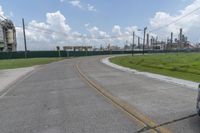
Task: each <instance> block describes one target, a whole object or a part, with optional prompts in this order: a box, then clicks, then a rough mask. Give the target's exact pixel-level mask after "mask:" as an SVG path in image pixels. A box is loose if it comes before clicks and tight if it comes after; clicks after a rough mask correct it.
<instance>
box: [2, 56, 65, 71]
mask: <svg viewBox="0 0 200 133" xmlns="http://www.w3.org/2000/svg"><path fill="white" fill-rule="evenodd" d="M59 60H62V58H31V59H12V60H0V69H13V68H21V67H30V66H35V65H43V64H48V63H51V62H54V61H59Z"/></svg>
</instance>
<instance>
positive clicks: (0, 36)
mask: <svg viewBox="0 0 200 133" xmlns="http://www.w3.org/2000/svg"><path fill="white" fill-rule="evenodd" d="M3 36H4V35H3V27H2V26H0V42H4V37H3Z"/></svg>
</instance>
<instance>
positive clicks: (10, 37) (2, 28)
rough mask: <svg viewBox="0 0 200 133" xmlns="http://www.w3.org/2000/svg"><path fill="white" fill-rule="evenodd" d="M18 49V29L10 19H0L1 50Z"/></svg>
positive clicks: (10, 50)
mask: <svg viewBox="0 0 200 133" xmlns="http://www.w3.org/2000/svg"><path fill="white" fill-rule="evenodd" d="M16 50H17V41H16V30H15V26H14V24H13V22H12V21H11V20H9V19H0V52H13V51H16Z"/></svg>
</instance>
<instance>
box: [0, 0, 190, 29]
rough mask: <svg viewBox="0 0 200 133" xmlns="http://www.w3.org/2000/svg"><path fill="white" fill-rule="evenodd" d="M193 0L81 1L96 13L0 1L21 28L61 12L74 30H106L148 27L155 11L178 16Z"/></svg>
mask: <svg viewBox="0 0 200 133" xmlns="http://www.w3.org/2000/svg"><path fill="white" fill-rule="evenodd" d="M191 1H192V0H82V1H81V2H82V3H83V4H88V3H90V4H91V5H93V6H94V7H95V8H96V9H97V11H96V12H91V11H87V10H82V9H79V8H77V7H73V6H72V5H71V4H69V1H68V0H65V1H64V2H60V0H51V2H49V0H0V4H1V5H2V7H3V10H4V12H5V13H6V14H8V15H9V14H10V12H13V17H11V19H13V21H14V22H15V23H16V25H20V24H21V18H22V17H24V18H25V20H26V21H28V22H29V21H31V20H37V21H45V14H46V13H47V12H55V11H57V10H60V11H61V13H62V14H63V15H64V16H65V17H66V19H67V22H68V23H69V24H70V25H71V27H72V28H73V29H75V30H79V29H82V28H83V25H84V24H86V23H90V24H92V25H97V26H98V27H100V28H102V29H104V30H106V29H111V28H112V26H113V25H115V24H118V25H121V26H122V27H126V26H130V25H138V26H139V27H144V26H145V25H148V22H149V19H150V18H151V17H153V16H154V14H155V13H156V12H158V11H164V12H167V13H171V14H177V11H178V10H180V9H182V8H184V7H185V6H186V5H188V4H189V3H191Z"/></svg>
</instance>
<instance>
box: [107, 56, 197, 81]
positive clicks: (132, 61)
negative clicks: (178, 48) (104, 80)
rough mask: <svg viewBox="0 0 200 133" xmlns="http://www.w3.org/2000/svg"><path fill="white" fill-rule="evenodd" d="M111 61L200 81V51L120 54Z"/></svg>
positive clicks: (133, 67) (141, 69) (138, 68)
mask: <svg viewBox="0 0 200 133" xmlns="http://www.w3.org/2000/svg"><path fill="white" fill-rule="evenodd" d="M110 61H111V62H112V63H115V64H118V65H121V66H124V67H129V68H132V69H136V70H138V71H145V72H151V73H156V74H162V75H166V76H171V77H176V78H180V79H185V80H190V81H195V82H200V53H179V54H152V55H135V56H119V57H114V58H111V59H110Z"/></svg>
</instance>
